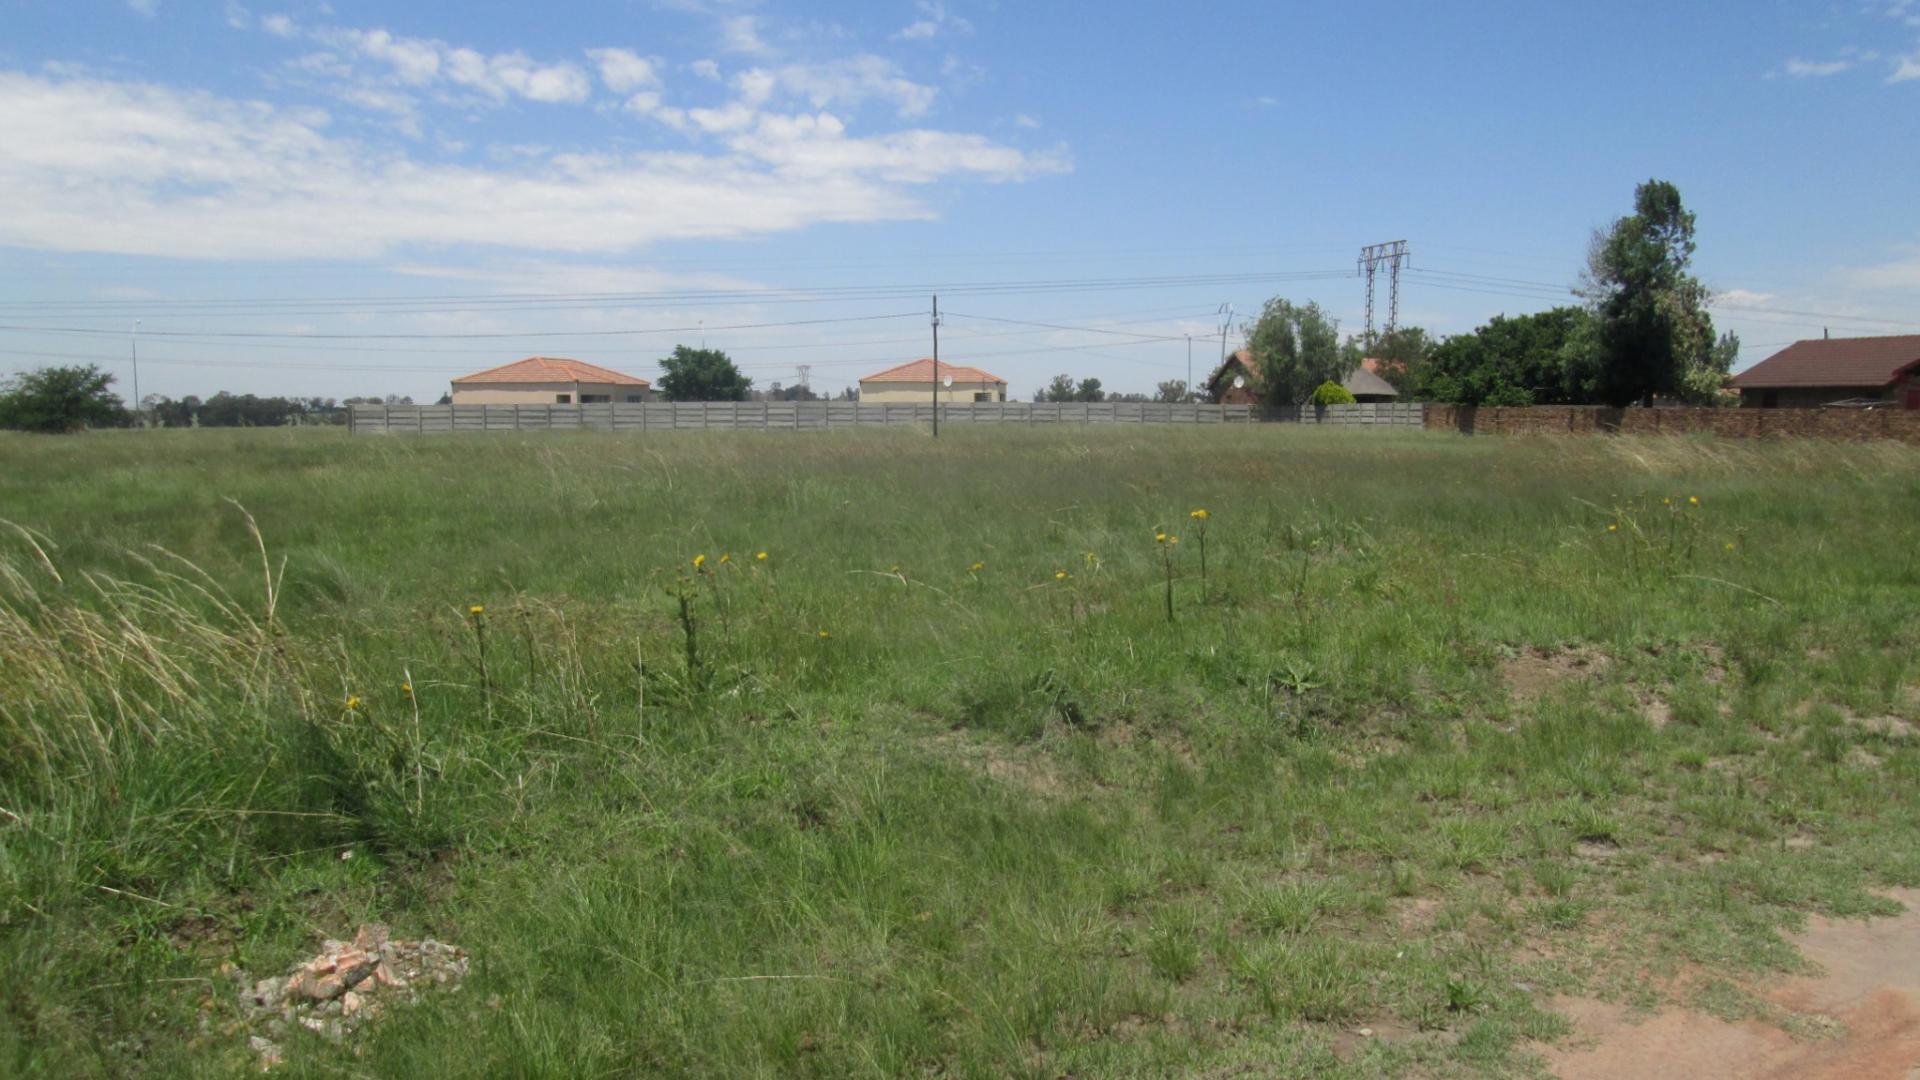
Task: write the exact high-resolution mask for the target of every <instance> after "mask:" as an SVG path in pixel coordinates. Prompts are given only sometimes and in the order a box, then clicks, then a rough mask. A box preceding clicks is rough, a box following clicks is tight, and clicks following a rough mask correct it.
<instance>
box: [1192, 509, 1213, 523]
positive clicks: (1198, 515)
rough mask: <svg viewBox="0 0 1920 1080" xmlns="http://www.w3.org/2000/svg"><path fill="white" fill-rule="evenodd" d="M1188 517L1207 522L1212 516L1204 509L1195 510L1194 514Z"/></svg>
mask: <svg viewBox="0 0 1920 1080" xmlns="http://www.w3.org/2000/svg"><path fill="white" fill-rule="evenodd" d="M1187 516H1188V517H1190V518H1192V519H1193V520H1195V521H1205V520H1207V518H1208V517H1209V516H1210V515H1209V514H1208V513H1207V512H1206V511H1205V510H1204V509H1202V510H1195V511H1193V512H1192V513H1190V514H1188V515H1187Z"/></svg>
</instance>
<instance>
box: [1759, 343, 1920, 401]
mask: <svg viewBox="0 0 1920 1080" xmlns="http://www.w3.org/2000/svg"><path fill="white" fill-rule="evenodd" d="M1916 365H1920V334H1903V335H1899V336H1895V337H1865V338H1830V339H1829V338H1815V339H1814V340H1812V341H1796V342H1794V343H1793V344H1791V345H1789V346H1787V347H1786V348H1784V349H1781V350H1780V351H1779V352H1777V353H1774V354H1773V355H1772V356H1769V357H1767V358H1766V359H1765V360H1762V361H1760V362H1759V363H1757V364H1755V365H1753V366H1752V367H1750V368H1748V369H1747V370H1745V371H1743V372H1741V373H1740V374H1738V375H1735V376H1734V377H1733V385H1734V386H1736V387H1739V388H1740V389H1742V390H1749V389H1752V390H1759V389H1765V388H1769V387H1776V386H1833V387H1843V386H1857V387H1869V388H1872V389H1875V390H1878V389H1880V388H1882V387H1884V386H1887V385H1888V384H1890V383H1892V382H1893V381H1894V380H1895V379H1897V378H1899V377H1900V375H1901V373H1902V372H1904V371H1906V370H1907V369H1909V368H1912V367H1915V366H1916Z"/></svg>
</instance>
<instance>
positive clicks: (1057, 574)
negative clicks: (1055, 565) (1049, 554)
mask: <svg viewBox="0 0 1920 1080" xmlns="http://www.w3.org/2000/svg"><path fill="white" fill-rule="evenodd" d="M1053 580H1055V581H1065V580H1067V572H1066V571H1065V570H1055V571H1054V572H1053Z"/></svg>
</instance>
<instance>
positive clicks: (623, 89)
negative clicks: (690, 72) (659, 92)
mask: <svg viewBox="0 0 1920 1080" xmlns="http://www.w3.org/2000/svg"><path fill="white" fill-rule="evenodd" d="M587 58H588V59H590V60H592V61H593V62H594V63H595V64H597V65H599V67H600V81H601V82H603V83H606V84H607V89H609V90H611V91H613V92H614V93H616V94H628V93H632V92H633V91H635V90H641V89H645V88H647V87H651V86H659V85H660V73H659V72H658V71H657V70H656V69H655V66H654V62H653V61H652V60H650V59H648V58H646V57H644V56H639V55H637V54H635V53H634V52H633V50H631V49H588V50H587Z"/></svg>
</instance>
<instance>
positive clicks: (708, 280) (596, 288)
mask: <svg viewBox="0 0 1920 1080" xmlns="http://www.w3.org/2000/svg"><path fill="white" fill-rule="evenodd" d="M389 269H391V271H392V272H393V273H396V274H405V275H407V276H409V277H426V278H435V279H438V280H442V281H471V282H474V283H476V284H481V285H488V286H491V287H493V288H495V289H498V290H499V291H501V292H503V293H522V294H526V293H645V292H662V291H667V290H671V291H674V292H685V291H687V290H690V289H714V290H726V291H730V292H738V291H745V290H749V289H761V288H765V287H766V286H765V285H764V284H763V283H761V282H758V281H753V280H750V279H747V278H740V277H734V276H732V275H729V274H715V273H698V272H696V273H688V272H686V271H684V270H674V271H668V270H659V269H654V268H652V267H645V266H608V265H603V264H600V263H582V262H564V261H548V260H545V259H520V260H511V259H510V260H505V261H494V262H489V263H488V264H487V265H486V266H484V267H481V266H457V265H449V264H444V263H405V264H402V265H399V266H394V267H390V268H389Z"/></svg>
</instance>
